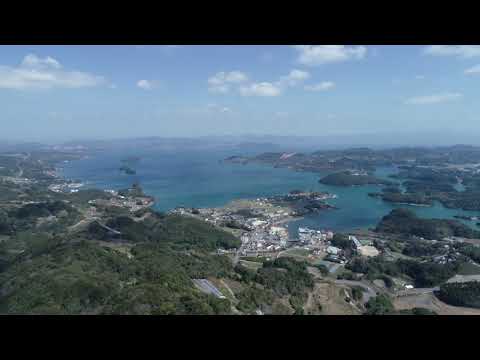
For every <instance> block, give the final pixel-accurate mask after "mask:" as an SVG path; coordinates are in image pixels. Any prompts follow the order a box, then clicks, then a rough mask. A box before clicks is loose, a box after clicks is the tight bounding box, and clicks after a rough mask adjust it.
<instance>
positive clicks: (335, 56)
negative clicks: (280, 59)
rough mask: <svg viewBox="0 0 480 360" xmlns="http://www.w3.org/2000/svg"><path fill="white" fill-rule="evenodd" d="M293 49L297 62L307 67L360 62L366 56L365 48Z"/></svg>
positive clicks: (298, 47) (311, 47)
mask: <svg viewBox="0 0 480 360" xmlns="http://www.w3.org/2000/svg"><path fill="white" fill-rule="evenodd" d="M293 47H294V49H296V50H297V51H298V52H299V55H298V59H297V61H298V62H299V63H301V64H303V65H309V66H316V65H323V64H328V63H335V62H342V61H347V60H361V59H363V58H364V57H365V55H366V54H367V48H366V47H365V46H345V45H294V46H293Z"/></svg>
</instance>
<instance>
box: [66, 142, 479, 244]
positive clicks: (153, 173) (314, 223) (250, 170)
mask: <svg viewBox="0 0 480 360" xmlns="http://www.w3.org/2000/svg"><path fill="white" fill-rule="evenodd" d="M232 155H245V152H243V153H241V154H239V153H235V152H232V150H229V149H221V150H218V149H213V150H212V149H210V150H184V151H183V150H181V151H165V150H159V151H156V150H151V149H149V150H143V151H142V150H141V149H135V150H128V151H116V152H108V151H106V152H101V153H99V154H96V155H93V156H90V157H89V158H86V159H82V160H76V161H71V162H68V163H62V164H60V165H59V167H58V169H57V170H58V172H59V174H60V175H61V176H63V177H64V178H66V179H71V180H76V181H80V182H82V183H83V184H84V187H85V188H100V189H104V190H107V189H113V190H118V189H122V188H127V187H129V186H131V185H132V184H133V183H139V184H141V186H142V188H143V189H144V191H145V192H146V193H147V194H148V195H151V196H153V197H154V198H155V208H156V209H157V210H159V211H168V210H171V209H174V208H176V207H179V206H185V207H196V208H202V207H220V206H223V205H225V204H227V203H229V202H230V201H232V200H236V199H244V198H248V199H255V198H259V197H268V196H273V195H281V194H286V193H288V192H290V191H292V190H303V191H323V192H329V193H332V194H335V195H337V198H335V199H330V200H329V201H328V202H329V203H330V204H331V205H334V206H335V207H337V209H334V210H323V211H321V212H319V213H315V214H309V215H307V216H306V217H304V218H301V219H299V220H295V221H293V222H290V223H289V224H288V228H289V232H290V234H291V235H292V236H295V235H296V234H297V233H298V228H299V227H309V228H311V229H316V230H332V231H352V230H357V229H368V228H373V227H375V225H376V224H377V223H378V222H379V221H380V220H381V218H382V217H383V216H385V215H387V214H388V213H389V212H390V211H391V210H392V209H394V208H398V207H403V208H409V209H411V210H413V211H414V212H415V213H416V214H417V215H418V216H420V217H424V218H439V219H445V218H449V219H453V218H454V216H455V215H465V216H480V212H477V211H463V210H459V209H447V208H445V207H444V206H442V205H441V204H440V203H435V204H434V205H433V206H430V207H425V206H411V205H403V204H402V205H399V204H392V203H388V202H384V201H382V200H381V199H378V198H373V197H369V196H368V193H370V192H379V191H380V190H381V187H380V186H376V185H371V186H358V187H338V186H328V185H323V184H320V183H319V181H318V180H319V179H320V178H321V177H322V176H325V175H327V174H328V173H327V172H325V173H311V172H297V171H294V170H291V169H287V168H274V167H272V166H270V165H263V164H254V163H250V164H246V165H241V164H232V163H227V162H223V161H222V160H223V159H225V158H226V157H229V156H232ZM132 156H135V157H139V158H140V161H138V163H136V164H135V165H134V166H132V167H133V168H134V169H135V170H136V174H135V175H127V174H125V173H124V172H122V171H120V170H119V168H120V167H121V166H122V160H123V159H126V158H129V157H132ZM397 171H398V169H397V168H395V167H384V168H379V169H377V173H376V176H378V177H383V178H388V176H389V175H390V174H394V173H396V172H397ZM459 190H462V189H461V188H459ZM460 221H462V222H464V223H465V224H467V225H469V226H470V227H472V228H475V229H477V230H478V228H477V225H476V222H474V221H467V220H460Z"/></svg>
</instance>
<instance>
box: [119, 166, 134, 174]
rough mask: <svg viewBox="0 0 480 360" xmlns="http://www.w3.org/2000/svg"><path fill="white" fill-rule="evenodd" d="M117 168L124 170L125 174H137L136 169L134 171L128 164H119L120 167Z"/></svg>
mask: <svg viewBox="0 0 480 360" xmlns="http://www.w3.org/2000/svg"><path fill="white" fill-rule="evenodd" d="M119 170H120V171H123V172H124V173H125V174H127V175H136V174H137V171H136V170H134V169H132V168H131V167H129V166H125V165H124V166H121V167H120V168H119Z"/></svg>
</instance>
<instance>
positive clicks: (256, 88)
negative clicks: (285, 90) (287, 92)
mask: <svg viewBox="0 0 480 360" xmlns="http://www.w3.org/2000/svg"><path fill="white" fill-rule="evenodd" d="M281 93H282V89H281V88H280V87H279V86H278V85H276V84H272V83H269V82H261V83H253V84H250V85H248V86H242V87H240V95H242V96H278V95H280V94H281Z"/></svg>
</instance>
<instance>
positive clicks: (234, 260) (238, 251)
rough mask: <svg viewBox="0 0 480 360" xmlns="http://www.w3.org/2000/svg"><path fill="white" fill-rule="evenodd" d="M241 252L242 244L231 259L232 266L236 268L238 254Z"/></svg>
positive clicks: (238, 258)
mask: <svg viewBox="0 0 480 360" xmlns="http://www.w3.org/2000/svg"><path fill="white" fill-rule="evenodd" d="M242 252H243V242H242V245H240V247H239V248H238V250H237V252H236V253H235V257H234V258H233V266H234V267H235V266H237V264H238V261H239V260H240V254H241V253H242Z"/></svg>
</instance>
